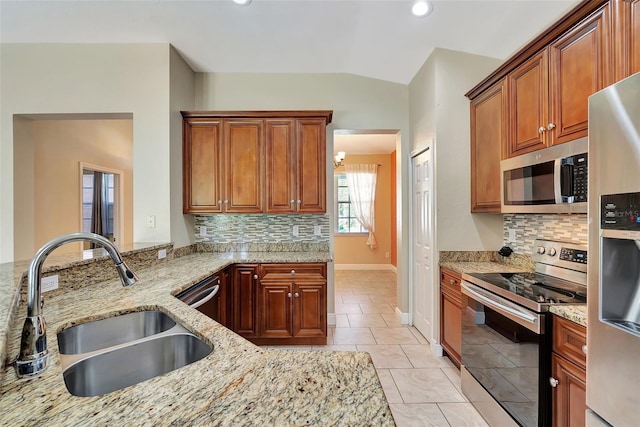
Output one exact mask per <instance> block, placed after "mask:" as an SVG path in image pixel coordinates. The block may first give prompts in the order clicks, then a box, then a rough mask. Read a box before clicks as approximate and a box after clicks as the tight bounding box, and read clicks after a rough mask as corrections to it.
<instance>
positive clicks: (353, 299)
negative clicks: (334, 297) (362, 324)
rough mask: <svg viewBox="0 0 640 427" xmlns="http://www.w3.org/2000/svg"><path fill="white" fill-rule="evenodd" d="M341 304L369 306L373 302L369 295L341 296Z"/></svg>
mask: <svg viewBox="0 0 640 427" xmlns="http://www.w3.org/2000/svg"><path fill="white" fill-rule="evenodd" d="M342 302H343V303H345V304H361V303H365V304H371V303H372V302H373V301H371V298H369V295H343V296H342Z"/></svg>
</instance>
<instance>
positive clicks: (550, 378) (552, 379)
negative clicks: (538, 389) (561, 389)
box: [549, 377, 560, 388]
mask: <svg viewBox="0 0 640 427" xmlns="http://www.w3.org/2000/svg"><path fill="white" fill-rule="evenodd" d="M549 384H551V387H554V388H555V387H558V384H560V381H558V380H557V379H555V378H553V377H549Z"/></svg>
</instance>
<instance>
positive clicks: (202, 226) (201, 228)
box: [200, 225, 207, 237]
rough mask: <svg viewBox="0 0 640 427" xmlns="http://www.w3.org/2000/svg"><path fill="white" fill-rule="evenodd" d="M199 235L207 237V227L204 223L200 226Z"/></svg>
mask: <svg viewBox="0 0 640 427" xmlns="http://www.w3.org/2000/svg"><path fill="white" fill-rule="evenodd" d="M200 237H207V227H205V226H204V225H201V226H200Z"/></svg>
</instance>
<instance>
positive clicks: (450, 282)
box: [440, 268, 462, 299]
mask: <svg viewBox="0 0 640 427" xmlns="http://www.w3.org/2000/svg"><path fill="white" fill-rule="evenodd" d="M461 280H462V276H461V275H460V274H459V273H456V272H454V271H451V270H447V269H444V268H441V269H440V290H441V291H442V292H446V293H448V294H450V295H451V296H454V297H457V298H458V299H461V298H462V292H461V290H460V282H461Z"/></svg>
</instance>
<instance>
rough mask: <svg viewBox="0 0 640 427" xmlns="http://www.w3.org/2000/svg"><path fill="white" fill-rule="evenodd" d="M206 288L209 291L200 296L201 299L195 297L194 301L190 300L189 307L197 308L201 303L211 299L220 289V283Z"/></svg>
mask: <svg viewBox="0 0 640 427" xmlns="http://www.w3.org/2000/svg"><path fill="white" fill-rule="evenodd" d="M207 290H208V291H209V293H208V294H207V295H206V296H205V297H204V298H202V299H197V298H196V301H195V302H192V303H191V304H189V307H191V308H198V307H200V306H201V305H203V304H206V303H207V302H209V301H210V300H211V298H213V297H214V296H216V294H217V293H218V291H219V290H220V285H215V286H214V287H213V288H211V289H207ZM203 293H205V292H203ZM198 296H199V295H198Z"/></svg>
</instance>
